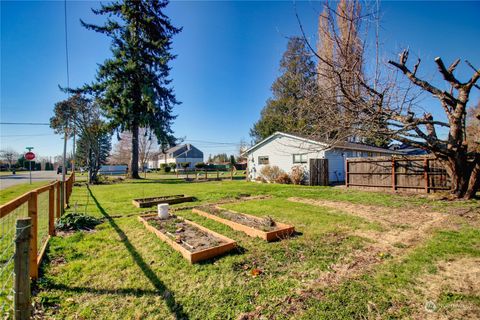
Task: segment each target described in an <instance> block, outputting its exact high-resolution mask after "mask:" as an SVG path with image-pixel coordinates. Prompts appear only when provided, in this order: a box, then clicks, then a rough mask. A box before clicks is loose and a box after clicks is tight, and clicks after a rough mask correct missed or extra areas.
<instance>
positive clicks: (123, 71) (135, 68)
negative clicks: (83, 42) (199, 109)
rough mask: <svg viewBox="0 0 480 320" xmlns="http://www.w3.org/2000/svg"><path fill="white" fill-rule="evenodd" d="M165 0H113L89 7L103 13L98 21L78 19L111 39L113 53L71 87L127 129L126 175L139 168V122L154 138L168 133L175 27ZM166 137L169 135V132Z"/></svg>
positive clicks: (173, 100)
mask: <svg viewBox="0 0 480 320" xmlns="http://www.w3.org/2000/svg"><path fill="white" fill-rule="evenodd" d="M167 5H168V1H166V0H163V1H147V0H142V1H139V0H124V1H114V2H112V3H110V4H107V5H102V6H101V8H100V9H97V10H95V9H94V10H93V13H95V14H96V15H104V16H106V17H107V21H106V22H105V23H104V24H103V25H94V24H88V23H85V22H83V21H82V25H83V26H84V27H86V28H87V29H89V30H93V31H96V32H99V33H102V34H105V35H107V36H108V37H110V38H111V39H112V43H111V51H112V57H111V58H110V59H107V60H106V61H105V62H104V63H103V64H102V65H100V66H99V69H98V72H97V76H96V80H95V82H94V83H93V84H91V85H86V86H84V87H83V88H80V89H78V90H72V91H74V92H75V91H76V92H88V93H92V94H95V95H96V96H97V97H98V102H99V103H100V105H101V107H102V109H103V110H104V112H105V115H106V117H107V118H108V119H109V120H110V122H109V125H110V128H111V129H114V130H117V132H118V131H120V132H123V131H125V130H127V131H130V132H131V133H132V156H131V159H130V166H129V167H130V177H131V178H140V176H139V174H138V162H139V156H138V152H139V151H138V150H139V139H138V135H139V128H141V127H144V128H149V129H151V130H152V131H153V133H154V134H155V135H156V137H157V139H158V141H164V140H166V137H170V136H172V130H171V124H172V121H173V120H174V119H175V116H174V115H173V114H172V110H173V107H174V106H175V105H176V104H179V102H178V101H177V100H176V98H175V95H174V92H173V89H172V88H171V87H170V83H171V80H170V79H169V72H170V67H169V65H168V64H169V62H170V61H171V60H172V59H174V58H175V56H174V55H173V54H172V53H171V44H172V37H173V36H174V35H175V34H177V33H178V32H180V31H181V29H179V28H175V27H174V26H173V25H172V24H171V22H170V19H169V18H168V17H167V16H166V15H165V14H164V12H163V10H164V9H165V7H166V6H167ZM168 139H170V138H168Z"/></svg>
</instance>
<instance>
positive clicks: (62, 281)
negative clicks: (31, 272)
mask: <svg viewBox="0 0 480 320" xmlns="http://www.w3.org/2000/svg"><path fill="white" fill-rule="evenodd" d="M179 193H184V194H188V195H192V196H195V197H196V198H197V199H198V201H197V202H196V203H193V204H200V203H207V202H215V201H218V200H221V199H225V198H233V197H234V196H236V195H238V194H240V193H249V194H251V195H261V194H268V195H270V196H271V198H269V199H264V200H255V201H249V202H242V203H235V204H228V205H224V206H225V207H228V208H231V209H234V210H238V211H242V212H246V213H250V214H254V215H259V216H264V215H270V216H271V217H273V218H274V219H275V220H277V221H280V222H285V223H289V224H293V225H295V227H296V230H297V231H298V232H299V234H298V235H296V236H295V237H292V238H290V239H287V240H284V241H281V242H274V243H266V242H264V241H262V240H260V239H256V238H250V237H248V236H246V235H245V234H244V233H242V232H237V231H234V230H232V229H230V228H228V227H227V226H225V225H223V224H220V223H217V222H215V221H212V220H208V219H206V218H203V217H201V216H199V215H196V214H193V213H192V212H191V211H189V210H185V211H179V212H178V215H180V216H183V217H185V218H188V219H191V220H192V221H195V222H197V223H199V224H201V225H203V226H205V227H207V228H209V229H211V230H214V231H216V232H219V233H221V234H223V235H225V236H227V237H230V238H232V239H235V240H236V241H237V243H238V248H237V249H236V250H235V251H233V252H231V253H229V254H227V255H225V256H222V257H219V258H216V259H213V260H210V261H206V262H204V263H200V264H196V265H190V264H188V262H187V261H186V260H185V259H183V258H182V256H181V255H180V254H179V253H177V252H176V251H174V250H172V249H171V248H170V247H169V246H168V245H167V244H165V243H164V242H162V241H161V240H160V239H158V238H157V237H156V236H155V235H154V234H152V233H150V232H147V231H146V229H145V228H144V226H143V225H142V224H141V223H140V222H139V221H138V220H137V217H136V215H135V213H138V212H140V211H145V210H146V209H138V208H134V207H133V205H132V204H131V200H132V199H133V198H139V197H151V196H159V195H173V194H179ZM291 196H305V197H311V198H318V199H329V200H342V201H350V202H353V203H362V204H375V205H384V206H392V207H401V206H402V205H405V204H406V202H407V201H408V204H409V205H410V206H416V205H418V206H431V207H436V208H440V207H441V208H442V209H443V210H453V209H456V208H458V207H465V206H471V207H473V206H476V205H478V202H469V203H467V204H464V203H462V204H459V203H457V202H449V203H445V202H444V203H437V202H435V201H431V200H428V199H424V198H417V197H410V198H407V197H404V196H395V195H388V194H377V193H367V192H359V191H352V190H344V189H340V188H318V187H305V186H291V185H289V186H286V185H272V184H257V183H247V182H242V181H224V182H208V183H181V182H180V181H177V180H166V181H162V182H158V181H155V180H142V181H127V182H126V183H119V184H112V185H99V186H92V187H90V189H88V188H87V187H85V186H82V187H76V188H75V189H74V193H73V195H72V199H71V205H72V209H71V211H77V212H81V213H88V214H91V215H93V216H95V217H98V218H103V219H104V223H102V224H101V225H99V226H97V230H96V231H95V232H91V233H85V232H76V233H74V234H73V235H71V236H68V237H55V238H53V239H52V240H51V243H50V246H49V250H48V252H47V261H46V262H45V263H44V264H43V266H42V267H43V270H42V277H41V279H40V281H39V283H38V285H39V288H40V291H39V293H38V295H37V296H36V297H35V300H36V301H37V302H38V303H40V304H41V305H43V309H44V311H45V312H46V317H50V318H58V319H64V318H66V319H74V318H83V319H159V318H166V319H172V318H190V319H236V318H238V316H239V315H240V314H242V313H244V312H251V311H254V310H255V309H256V308H257V307H258V306H260V307H261V308H262V309H261V314H262V316H265V317H266V318H269V317H283V316H282V314H284V311H285V309H284V308H283V304H282V301H284V300H285V299H286V298H288V297H290V296H291V297H296V296H297V295H298V293H299V291H301V290H302V289H305V288H307V287H308V285H309V284H310V283H312V282H314V281H315V280H316V279H318V278H319V277H320V275H321V274H323V273H324V272H326V271H329V270H330V266H331V265H332V264H334V263H336V262H339V261H340V260H341V259H343V258H344V257H346V256H348V255H349V253H351V252H352V251H353V250H355V249H361V248H363V247H364V246H365V244H366V243H367V240H366V239H364V238H361V237H358V236H355V235H354V232H355V231H362V230H365V231H368V230H376V231H381V230H382V228H381V227H380V226H379V225H378V224H376V223H372V222H369V221H366V220H364V219H362V218H359V217H354V216H351V215H348V214H345V213H343V212H341V211H337V210H333V209H328V208H322V207H316V206H310V205H306V204H300V203H292V202H289V201H287V200H286V198H288V197H291ZM184 205H188V204H180V205H176V207H178V206H184ZM479 239H480V235H479V232H478V230H475V229H472V228H470V227H464V228H463V229H460V230H459V231H448V230H445V231H438V232H437V233H436V235H435V236H434V237H433V238H431V239H430V240H428V241H427V242H426V243H425V244H423V245H421V246H420V247H417V248H416V249H414V250H413V251H412V252H411V253H410V254H409V255H408V256H406V257H404V258H403V259H400V260H399V259H391V260H386V262H385V263H384V264H382V265H380V266H379V267H378V268H376V269H375V270H374V271H372V272H371V273H369V274H366V275H362V276H360V277H358V278H355V279H351V280H347V281H345V282H344V283H341V284H339V285H338V286H337V287H331V288H327V289H326V290H324V291H323V292H316V293H315V295H312V296H311V297H309V298H306V299H304V300H303V302H302V307H304V308H305V310H304V311H302V309H299V310H297V311H295V312H294V313H285V315H284V317H285V318H298V317H304V318H307V319H352V318H364V317H367V316H369V315H370V316H372V317H373V315H371V314H369V310H368V307H367V305H368V304H369V303H372V304H374V305H375V306H376V308H377V311H378V315H379V317H380V318H389V317H403V316H408V315H409V314H410V313H411V310H410V309H409V305H408V303H407V302H408V301H409V300H408V298H409V296H408V295H407V292H408V290H409V288H411V287H412V283H414V282H415V279H416V277H417V276H420V275H421V274H424V273H427V272H434V271H435V270H434V268H435V263H436V262H437V261H439V260H442V259H448V258H452V257H455V256H478V255H479V254H480V253H479V250H480V249H479V248H480V240H479ZM253 268H258V269H260V270H262V272H263V273H262V274H261V275H260V276H258V277H252V275H251V270H252V269H253ZM317 294H318V295H317ZM319 297H321V298H319ZM465 299H467V298H465ZM468 299H470V300H473V301H476V300H475V299H476V298H475V297H474V298H471V297H469V298H468ZM443 300H445V303H446V304H448V303H449V302H448V299H446V298H445V299H443ZM392 304H399V305H400V307H399V308H397V309H395V310H393V311H392V307H391V306H392Z"/></svg>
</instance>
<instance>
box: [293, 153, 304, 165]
mask: <svg viewBox="0 0 480 320" xmlns="http://www.w3.org/2000/svg"><path fill="white" fill-rule="evenodd" d="M293 163H307V155H306V154H294V155H293Z"/></svg>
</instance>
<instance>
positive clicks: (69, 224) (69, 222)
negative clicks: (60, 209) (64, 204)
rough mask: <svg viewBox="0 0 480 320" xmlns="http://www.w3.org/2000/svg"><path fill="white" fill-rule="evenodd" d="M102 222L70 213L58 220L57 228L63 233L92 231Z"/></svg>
mask: <svg viewBox="0 0 480 320" xmlns="http://www.w3.org/2000/svg"><path fill="white" fill-rule="evenodd" d="M100 223H101V221H100V220H99V219H97V218H94V217H92V216H88V215H85V214H81V213H69V214H66V215H64V216H63V217H61V218H60V219H58V221H57V224H56V227H57V229H59V230H62V231H72V230H91V229H93V228H95V226H96V225H98V224H100Z"/></svg>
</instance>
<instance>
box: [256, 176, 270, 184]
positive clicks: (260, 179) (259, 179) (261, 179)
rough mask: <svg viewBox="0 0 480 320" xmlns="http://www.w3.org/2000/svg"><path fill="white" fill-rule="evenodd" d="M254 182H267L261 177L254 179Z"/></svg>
mask: <svg viewBox="0 0 480 320" xmlns="http://www.w3.org/2000/svg"><path fill="white" fill-rule="evenodd" d="M255 181H260V182H263V183H265V182H267V180H265V178H264V177H262V176H258V177H256V178H255Z"/></svg>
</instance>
